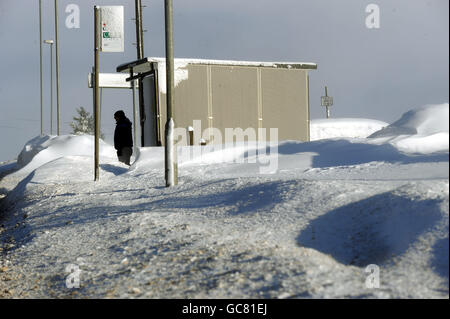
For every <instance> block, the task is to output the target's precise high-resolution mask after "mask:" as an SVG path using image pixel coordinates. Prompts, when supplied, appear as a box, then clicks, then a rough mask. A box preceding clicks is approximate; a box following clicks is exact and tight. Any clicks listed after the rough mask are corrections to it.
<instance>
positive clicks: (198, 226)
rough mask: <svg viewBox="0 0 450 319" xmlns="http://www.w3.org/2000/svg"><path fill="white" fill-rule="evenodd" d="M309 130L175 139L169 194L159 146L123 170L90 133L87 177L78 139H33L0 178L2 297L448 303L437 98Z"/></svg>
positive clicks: (443, 149) (85, 141)
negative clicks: (244, 138)
mask: <svg viewBox="0 0 450 319" xmlns="http://www.w3.org/2000/svg"><path fill="white" fill-rule="evenodd" d="M445 112H447V117H445V119H446V121H445V120H443V119H444V116H443V114H444V113H445ZM326 121H328V122H326ZM349 123H350V124H351V125H352V128H350V125H349ZM313 124H314V125H312V128H311V130H312V131H311V136H313V135H314V134H316V135H315V138H314V139H316V140H314V141H312V142H309V143H300V142H295V141H283V142H280V143H277V144H276V145H270V146H267V147H265V146H262V145H260V144H258V143H248V144H238V145H234V146H231V145H219V146H217V147H215V148H205V147H200V146H199V147H183V148H179V149H178V153H179V185H177V186H175V187H171V188H166V187H164V157H163V156H164V150H163V149H162V148H160V147H149V148H141V149H139V150H138V151H137V153H136V154H135V156H133V160H134V163H133V164H132V166H131V167H130V168H128V167H127V166H124V165H122V164H120V163H118V162H117V159H116V158H115V152H114V149H113V148H112V147H111V146H110V145H108V144H106V143H102V144H101V162H100V168H101V172H100V181H98V182H93V158H92V152H93V138H92V137H91V136H61V137H49V136H44V137H38V138H35V139H33V140H31V141H30V142H28V143H27V145H26V146H25V147H24V149H23V150H22V152H21V154H20V155H19V157H18V161H17V171H16V172H13V173H9V174H7V175H6V176H5V177H4V178H3V179H2V180H1V184H0V192H1V193H3V194H5V195H6V197H5V198H4V199H3V200H2V202H1V203H0V208H1V209H2V215H3V216H2V222H1V224H3V226H4V227H3V229H2V230H0V231H1V234H0V237H1V240H2V250H3V251H2V259H1V264H0V269H2V270H0V278H1V279H2V280H1V281H0V282H1V283H0V291H2V293H3V296H4V297H19V298H21V297H40V298H42V297H43V298H46V297H91V298H92V297H100V298H105V297H113V298H335V297H338V298H347V297H355V298H448V296H449V293H448V278H449V277H448V276H449V274H448V260H449V256H448V242H449V238H448V235H449V227H448V225H449V219H448V217H449V216H448V214H449V210H448V205H449V202H448V192H449V182H448V176H449V166H448V156H449V147H448V104H443V105H438V106H425V107H421V108H418V109H415V110H412V111H410V112H408V113H406V114H405V115H404V116H403V117H402V118H401V119H400V120H399V121H396V122H394V123H392V124H391V125H388V124H387V123H383V122H377V121H372V120H357V119H351V120H349V119H336V120H323V121H317V123H313ZM316 124H317V125H316ZM327 124H328V127H327ZM342 125H344V126H346V127H347V131H345V132H343V131H342V130H341V131H339V129H338V128H339V127H340V126H341V127H342ZM398 128H400V129H398ZM404 128H407V130H405V129H404ZM377 129H378V132H374V131H375V130H377ZM326 132H328V134H329V135H328V136H327V135H326ZM339 134H341V135H339ZM343 135H344V136H345V135H346V137H342V136H343ZM369 135H371V137H370V138H366V137H367V136H369ZM12 165H13V164H12V163H8V164H5V165H2V166H0V173H1V172H7V171H8V170H10V169H11V168H12ZM269 166H273V167H275V168H276V169H275V171H271V172H272V174H267V172H268V170H265V168H267V167H269ZM3 175H5V174H3ZM0 176H1V175H0ZM369 265H371V266H369ZM74 276H75V277H76V278H78V279H79V281H78V283H79V288H76V287H73V286H71V285H70V283H71V282H68V280H69V279H73V278H74ZM377 276H378V277H377ZM374 278H375V279H376V278H378V279H379V285H376V284H375V285H374V283H377V281H376V280H375V279H374ZM371 280H372V281H371ZM373 280H375V281H373ZM75 282H76V281H75Z"/></svg>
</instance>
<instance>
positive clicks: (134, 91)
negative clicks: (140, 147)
mask: <svg viewBox="0 0 450 319" xmlns="http://www.w3.org/2000/svg"><path fill="white" fill-rule="evenodd" d="M136 82H137V81H136V80H133V81H131V85H132V87H133V126H134V127H133V131H134V132H133V133H134V134H133V135H134V139H133V145H134V148H135V150H136V149H137V110H136ZM134 153H135V154H136V151H135V152H134Z"/></svg>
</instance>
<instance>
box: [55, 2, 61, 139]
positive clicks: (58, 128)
mask: <svg viewBox="0 0 450 319" xmlns="http://www.w3.org/2000/svg"><path fill="white" fill-rule="evenodd" d="M55 41H56V52H55V53H56V134H57V135H59V134H60V132H61V130H60V119H61V113H60V98H59V37H58V0H55Z"/></svg>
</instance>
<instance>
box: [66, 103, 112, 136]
mask: <svg viewBox="0 0 450 319" xmlns="http://www.w3.org/2000/svg"><path fill="white" fill-rule="evenodd" d="M77 113H78V117H76V116H74V117H73V121H72V123H70V126H71V127H72V130H73V131H72V134H75V135H82V134H90V135H94V134H95V121H94V116H93V115H91V114H90V113H89V112H87V111H86V110H85V109H84V107H82V106H80V107H79V108H77ZM100 138H101V139H105V137H104V135H103V133H100Z"/></svg>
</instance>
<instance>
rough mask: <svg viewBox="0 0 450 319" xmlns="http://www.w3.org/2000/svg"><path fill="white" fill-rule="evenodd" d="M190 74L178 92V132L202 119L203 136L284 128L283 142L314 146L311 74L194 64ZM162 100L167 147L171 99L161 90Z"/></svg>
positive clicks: (191, 65)
mask: <svg viewBox="0 0 450 319" xmlns="http://www.w3.org/2000/svg"><path fill="white" fill-rule="evenodd" d="M154 69H157V67H155V68H154ZM185 69H186V70H187V71H188V79H186V80H183V81H181V82H179V83H178V84H177V86H176V88H175V106H174V120H175V124H176V127H182V128H187V127H189V126H194V120H200V121H201V130H202V133H203V131H204V130H205V129H207V128H217V129H219V130H220V131H221V133H222V136H223V137H225V129H226V128H231V129H235V128H241V129H243V130H245V129H247V128H254V129H255V130H257V129H258V128H266V129H267V132H268V131H269V128H278V139H279V140H300V141H309V100H308V71H307V70H302V69H287V68H273V67H260V66H230V65H223V66H222V65H205V64H198V65H197V64H188V65H186V66H185ZM157 100H158V103H159V107H158V110H160V112H161V114H160V117H159V120H160V127H161V128H162V129H161V131H160V134H162V135H161V136H160V140H161V141H162V143H164V138H163V134H164V126H165V123H166V96H165V94H164V92H161V90H159V98H158V99H157ZM196 128H198V126H197V127H196ZM267 134H268V133H267ZM196 136H197V137H199V136H200V134H197V132H196ZM205 137H206V138H205ZM204 138H205V139H206V140H207V142H211V143H214V141H211V140H209V136H204ZM267 138H269V137H268V136H267ZM250 139H251V137H250ZM217 142H220V143H223V141H216V143H217ZM198 143H199V141H198V138H197V141H195V144H198Z"/></svg>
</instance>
